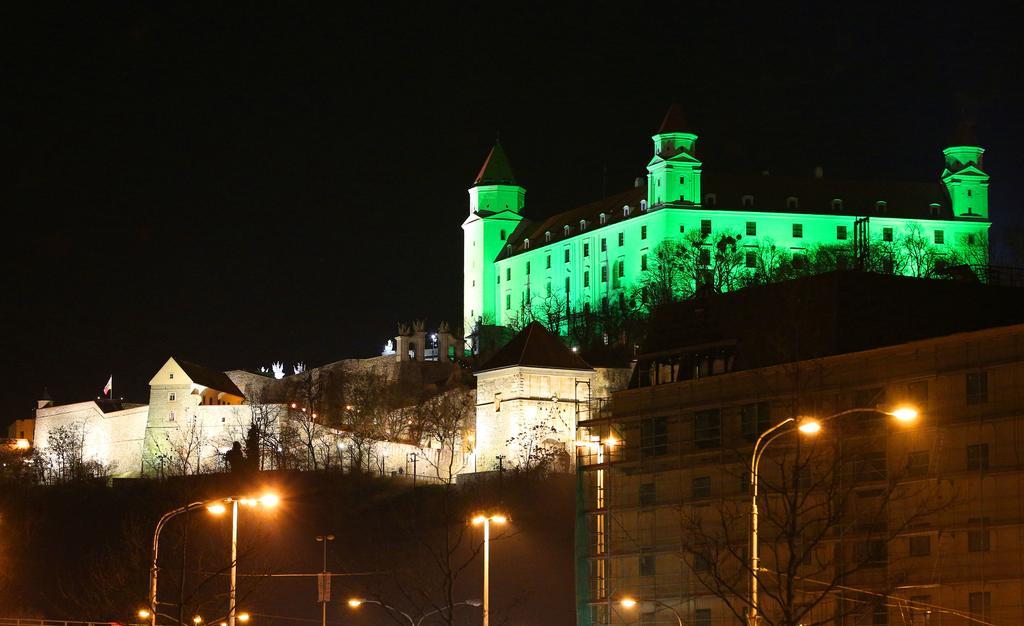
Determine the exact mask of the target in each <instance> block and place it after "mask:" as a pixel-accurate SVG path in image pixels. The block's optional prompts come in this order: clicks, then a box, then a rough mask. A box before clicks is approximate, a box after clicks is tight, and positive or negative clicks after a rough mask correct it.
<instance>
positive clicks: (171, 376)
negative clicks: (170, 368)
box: [167, 372, 174, 380]
mask: <svg viewBox="0 0 1024 626" xmlns="http://www.w3.org/2000/svg"><path fill="white" fill-rule="evenodd" d="M167 377H168V378H170V379H171V380H174V372H171V373H170V374H169V375H168V376H167Z"/></svg>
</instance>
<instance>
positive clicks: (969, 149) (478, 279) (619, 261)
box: [462, 107, 989, 330]
mask: <svg viewBox="0 0 1024 626" xmlns="http://www.w3.org/2000/svg"><path fill="white" fill-rule="evenodd" d="M652 139H653V143H654V154H653V156H652V158H651V160H650V162H649V163H648V164H647V178H646V184H645V185H641V184H639V179H638V184H637V186H636V187H635V188H634V189H631V190H628V191H626V192H623V193H620V194H618V195H614V196H611V197H608V198H605V199H603V200H600V201H598V202H594V203H592V204H588V205H585V206H582V207H579V208H575V209H572V210H569V211H565V212H563V213H559V214H557V215H555V216H553V217H550V218H548V219H546V220H542V221H531V220H529V219H526V218H525V217H524V215H523V211H524V207H525V198H526V190H525V189H524V188H523V187H522V186H520V185H519V184H518V182H517V181H516V179H515V176H514V174H513V172H512V168H511V166H510V164H509V160H508V158H507V155H506V154H505V151H504V149H503V148H502V146H501V145H500V144H498V145H495V146H494V148H493V149H492V150H491V152H490V154H489V155H488V157H487V160H486V161H485V163H484V165H483V167H482V168H481V170H480V172H479V173H478V175H477V177H476V179H475V180H474V183H473V186H472V187H471V188H470V189H469V216H468V218H467V219H466V221H465V222H464V223H463V225H462V228H463V233H464V243H463V246H464V257H463V281H464V285H463V289H464V304H463V308H464V311H463V314H464V319H465V328H466V329H467V330H468V329H472V328H474V327H477V326H480V325H499V326H502V325H509V323H510V322H513V321H515V320H517V319H519V318H520V317H521V316H522V315H523V311H524V310H536V309H537V308H538V307H541V306H545V305H544V304H543V303H545V302H552V301H554V302H558V303H561V306H563V307H565V306H566V305H567V306H568V307H569V308H571V309H572V310H576V311H580V310H584V309H586V308H591V309H596V308H597V307H607V306H608V304H609V303H614V302H616V301H618V300H619V299H620V298H631V297H632V293H633V290H634V289H636V288H638V286H639V285H641V284H642V283H643V282H644V279H645V277H646V276H648V274H649V272H651V271H652V268H653V266H654V265H655V263H656V253H657V249H658V247H659V245H661V244H662V243H663V242H684V241H685V242H687V243H689V244H693V245H696V246H699V247H701V248H702V249H703V251H702V252H700V253H699V254H698V255H697V259H696V261H697V263H698V264H699V266H700V267H698V268H697V271H696V274H695V275H694V276H693V277H691V278H689V279H688V280H690V282H697V283H699V282H701V281H704V280H711V279H710V278H704V277H705V276H710V275H712V274H713V273H714V272H715V269H716V268H715V264H716V263H717V261H716V257H715V254H714V250H715V248H716V247H717V246H719V245H728V246H730V247H731V248H734V249H735V250H738V251H739V252H738V257H737V258H738V259H739V261H740V263H739V267H737V268H736V269H735V271H736V272H737V273H746V274H752V273H755V272H758V271H761V272H764V271H768V270H770V269H771V268H767V269H766V268H765V267H764V266H765V264H766V263H768V264H770V263H775V262H778V260H779V258H782V262H785V263H791V264H792V265H793V266H794V267H796V268H797V269H798V270H800V268H801V264H806V263H807V257H808V256H809V255H813V254H814V253H815V252H816V251H817V250H818V249H819V248H823V247H824V248H828V249H829V250H831V251H832V253H833V255H834V256H838V257H844V258H841V259H840V260H839V261H838V263H839V264H840V265H842V264H845V263H847V262H849V263H851V264H852V263H854V262H857V263H863V262H864V261H865V258H866V256H867V255H868V251H869V250H873V251H874V252H873V254H874V255H875V257H877V258H875V259H874V261H873V262H872V266H873V267H875V268H876V269H877V270H878V271H882V272H886V273H895V274H907V275H914V276H925V275H929V274H930V273H932V272H933V271H935V270H936V269H939V270H941V269H942V267H943V266H946V265H957V264H985V263H987V252H988V239H987V233H988V228H989V221H988V182H989V177H988V175H987V174H986V173H985V171H984V168H983V162H982V161H983V159H982V155H983V153H984V150H983V149H982V148H980V147H978V146H977V145H976V144H977V140H976V139H975V138H974V137H973V134H971V133H970V132H967V131H962V132H959V133H958V136H957V138H956V139H955V144H956V145H954V146H953V147H949V148H947V149H945V150H944V153H943V156H944V168H943V169H942V172H941V175H940V179H939V180H938V181H936V182H934V183H878V182H857V181H844V180H835V179H830V178H828V177H825V176H824V175H823V172H822V170H821V169H820V168H818V169H817V170H816V171H815V175H814V176H813V177H807V178H799V177H786V176H770V175H768V173H767V172H765V173H764V175H760V176H731V175H726V174H721V173H718V172H705V171H704V166H703V163H702V162H701V161H700V159H699V157H698V154H697V151H696V145H697V135H696V134H694V133H693V132H691V129H690V127H689V125H688V124H687V122H686V120H685V119H684V118H683V115H682V113H681V112H680V111H679V109H678V107H672V108H671V109H670V110H669V112H668V114H667V115H666V116H665V119H664V121H663V122H662V125H661V127H660V129H659V130H658V132H657V133H656V134H655V135H654V136H653V137H652ZM769 251H770V252H769ZM925 251H926V252H925ZM734 256H735V255H734ZM845 257H848V260H847V259H846V258H845ZM766 259H774V260H766ZM730 271H733V270H730ZM694 287H695V286H694ZM684 289H686V287H685V286H684Z"/></svg>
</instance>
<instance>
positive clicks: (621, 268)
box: [619, 259, 626, 278]
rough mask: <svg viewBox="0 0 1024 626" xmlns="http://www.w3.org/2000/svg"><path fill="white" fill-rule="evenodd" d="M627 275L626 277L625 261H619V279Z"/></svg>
mask: <svg viewBox="0 0 1024 626" xmlns="http://www.w3.org/2000/svg"><path fill="white" fill-rule="evenodd" d="M625 275H626V262H625V261H623V260H622V259H619V278H622V277H623V276H625Z"/></svg>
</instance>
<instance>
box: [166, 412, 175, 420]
mask: <svg viewBox="0 0 1024 626" xmlns="http://www.w3.org/2000/svg"><path fill="white" fill-rule="evenodd" d="M167 421H169V422H173V421H174V411H170V412H168V413H167Z"/></svg>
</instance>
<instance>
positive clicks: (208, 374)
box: [174, 358, 245, 398]
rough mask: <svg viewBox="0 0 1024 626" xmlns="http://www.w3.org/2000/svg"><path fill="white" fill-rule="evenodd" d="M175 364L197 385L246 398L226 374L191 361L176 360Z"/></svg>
mask: <svg viewBox="0 0 1024 626" xmlns="http://www.w3.org/2000/svg"><path fill="white" fill-rule="evenodd" d="M174 362H175V363H177V364H178V365H179V366H180V367H181V369H182V370H184V371H185V373H186V374H187V375H188V377H189V378H191V379H192V382H194V383H196V384H197V385H202V386H204V387H209V388H210V389H216V390H217V391H223V392H224V393H230V394H231V395H233V396H238V397H239V398H244V397H245V394H243V393H242V392H241V390H239V388H238V386H237V385H235V383H233V382H231V379H230V378H228V375H227V374H225V373H224V372H218V371H217V370H214V369H210V368H208V367H203V366H202V365H198V364H196V363H192V362H190V361H183V360H181V359H178V358H175V359H174Z"/></svg>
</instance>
